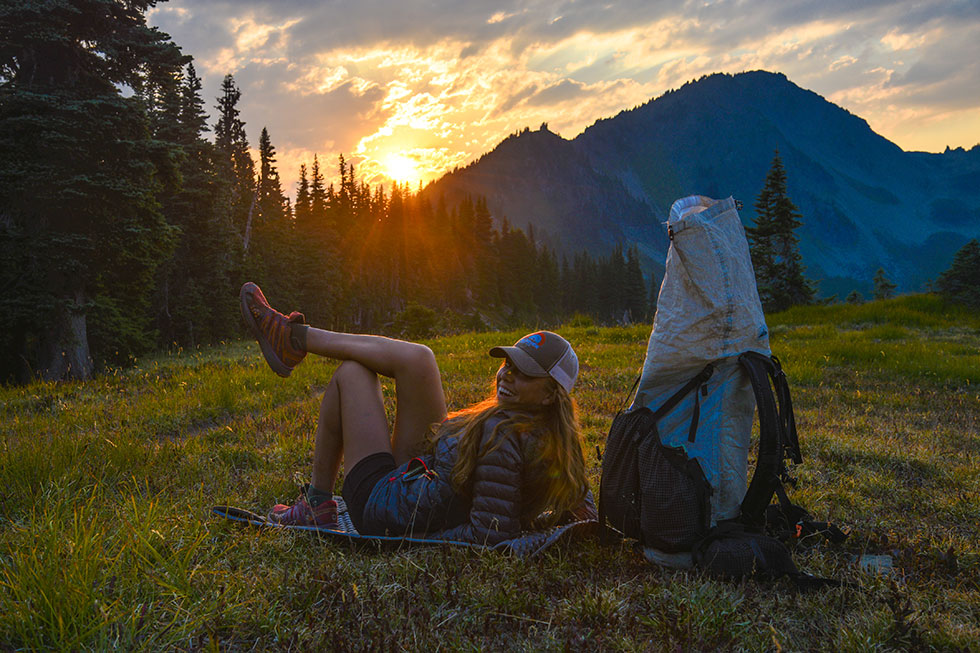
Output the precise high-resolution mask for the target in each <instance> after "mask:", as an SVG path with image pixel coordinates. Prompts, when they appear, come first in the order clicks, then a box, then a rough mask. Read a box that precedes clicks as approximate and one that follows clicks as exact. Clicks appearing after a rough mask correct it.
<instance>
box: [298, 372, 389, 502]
mask: <svg viewBox="0 0 980 653" xmlns="http://www.w3.org/2000/svg"><path fill="white" fill-rule="evenodd" d="M381 451H391V438H390V436H389V433H388V420H387V418H386V417H385V409H384V400H383V399H382V396H381V384H380V383H379V381H378V375H377V374H375V373H374V372H372V371H371V370H369V369H367V368H366V367H364V366H363V365H361V364H360V363H356V362H354V361H345V362H343V363H341V364H340V367H338V368H337V371H336V372H334V375H333V377H332V378H331V379H330V383H329V385H327V389H326V391H325V392H324V393H323V401H321V402H320V419H319V421H318V423H317V428H316V438H315V440H314V447H313V475H312V478H311V479H310V483H311V484H312V485H313V487H314V488H316V489H318V490H320V491H321V492H333V489H334V484H335V483H336V481H337V473H338V471H339V470H340V462H341V460H342V459H344V460H345V462H346V465H347V469H350V468H352V467H353V466H354V465H356V464H357V463H358V462H359V461H361V460H362V459H364V458H365V457H366V456H369V455H371V454H373V453H378V452H381Z"/></svg>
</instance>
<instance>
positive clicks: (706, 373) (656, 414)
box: [653, 363, 715, 430]
mask: <svg viewBox="0 0 980 653" xmlns="http://www.w3.org/2000/svg"><path fill="white" fill-rule="evenodd" d="M714 371H715V366H714V365H712V364H711V363H708V364H707V365H705V366H704V369H703V370H701V371H700V372H698V375H697V376H695V377H694V378H693V379H691V380H690V381H688V382H687V383H685V384H684V387H682V388H681V389H680V390H678V391H677V392H675V393H674V394H672V395H671V396H670V399H668V400H667V401H665V402H664V403H663V405H662V406H660V408H658V409H657V410H655V411H653V418H654V419H655V420H657V421H660V419H661V418H662V417H663V416H664V415H666V414H667V413H669V412H670V411H672V410H674V408H675V407H676V406H677V404H679V403H681V400H682V399H683V398H684V397H686V396H687V395H688V394H690V392H691V390H694V389H695V388H697V387H699V386H701V385H703V384H704V383H705V382H706V381H707V380H708V379H710V378H711V375H712V374H714ZM700 408H701V404H700V403H696V404H695V413H694V416H695V419H697V418H698V413H699V412H700ZM696 429H697V424H696V423H695V430H696Z"/></svg>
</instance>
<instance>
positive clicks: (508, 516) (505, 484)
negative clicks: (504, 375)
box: [432, 428, 524, 546]
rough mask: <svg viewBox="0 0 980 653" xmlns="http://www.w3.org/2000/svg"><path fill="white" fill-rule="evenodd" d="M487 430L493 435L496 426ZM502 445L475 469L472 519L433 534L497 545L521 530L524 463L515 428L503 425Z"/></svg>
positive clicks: (486, 436) (488, 434)
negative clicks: (506, 427)
mask: <svg viewBox="0 0 980 653" xmlns="http://www.w3.org/2000/svg"><path fill="white" fill-rule="evenodd" d="M487 431H488V432H485V433H484V439H485V440H486V438H489V437H490V435H491V433H492V428H488V429H487ZM497 437H499V438H503V441H502V442H501V444H500V446H499V447H497V448H496V449H495V450H494V451H492V452H491V453H489V454H487V455H485V456H483V457H482V458H480V459H479V460H478V461H477V464H476V469H474V470H473V490H472V497H473V501H472V505H471V508H470V515H469V520H468V521H467V522H466V523H463V524H460V525H459V526H456V527H454V528H450V529H448V530H445V531H442V532H439V533H435V534H433V535H432V537H434V538H437V539H443V540H454V541H457V542H472V543H474V544H485V545H487V546H494V545H496V544H498V543H500V542H502V541H504V540H508V539H511V538H513V537H515V536H516V535H517V534H518V533H520V532H521V517H520V515H521V471H522V467H523V464H524V459H523V456H522V455H521V448H520V443H519V440H518V437H517V435H516V434H515V433H514V432H513V431H509V430H507V429H500V430H499V431H498V434H497Z"/></svg>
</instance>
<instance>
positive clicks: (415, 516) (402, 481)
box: [362, 411, 541, 546]
mask: <svg viewBox="0 0 980 653" xmlns="http://www.w3.org/2000/svg"><path fill="white" fill-rule="evenodd" d="M506 416H507V415H506V413H504V411H501V412H499V413H497V414H496V415H494V416H493V417H491V418H490V419H488V420H487V421H486V423H485V424H484V427H483V441H482V442H481V443H480V445H481V449H482V448H483V447H484V446H485V445H486V444H487V443H488V442H489V440H490V438H492V437H493V432H494V428H495V427H496V426H497V425H498V424H499V423H500V422H501V421H502V420H504V419H505V418H506ZM443 428H452V424H451V423H447V425H446V426H444V427H443ZM496 438H498V440H499V442H500V445H499V446H498V447H497V448H496V449H495V450H494V451H492V452H490V453H488V454H487V455H485V456H483V457H482V458H480V459H479V460H478V461H477V465H476V469H475V470H474V471H473V478H472V483H473V486H472V493H471V495H472V499H468V498H466V497H462V496H460V495H458V494H457V493H456V492H455V491H454V490H453V487H452V480H451V478H452V469H453V465H455V463H456V457H457V450H458V445H459V437H458V434H451V435H444V436H443V437H441V438H439V440H438V441H437V443H436V447H435V450H434V451H433V452H432V453H431V454H427V455H425V456H422V457H421V458H415V459H413V460H412V461H409V462H408V463H406V464H404V465H402V466H401V467H399V468H397V469H396V470H395V471H393V472H392V473H391V474H390V475H389V476H388V477H386V478H382V479H381V480H380V481H378V484H377V485H375V487H374V490H372V492H371V495H370V497H368V501H367V505H366V506H365V508H364V523H363V525H362V530H364V532H365V533H370V534H378V535H381V534H388V535H397V536H402V535H415V536H419V535H423V534H426V536H427V537H430V538H436V539H444V540H453V541H456V542H472V543H476V544H485V545H489V546H493V545H495V544H497V543H499V542H502V541H504V540H508V539H511V538H513V537H515V536H517V535H518V534H519V533H520V532H521V531H522V530H527V529H528V528H530V527H531V526H532V522H533V519H534V517H536V515H529V514H526V513H527V506H526V504H525V503H524V502H523V501H522V498H523V496H524V495H525V493H527V492H528V491H529V488H530V486H531V484H532V483H533V482H534V481H536V480H540V478H541V473H540V470H535V469H530V466H531V463H530V460H532V459H533V454H534V451H535V449H536V447H537V446H538V443H537V438H538V436H537V435H536V434H535V433H518V432H516V431H514V430H513V429H510V428H508V427H507V426H506V425H505V426H503V427H502V428H500V429H498V431H497V434H496Z"/></svg>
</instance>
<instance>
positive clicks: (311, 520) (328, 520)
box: [269, 490, 340, 530]
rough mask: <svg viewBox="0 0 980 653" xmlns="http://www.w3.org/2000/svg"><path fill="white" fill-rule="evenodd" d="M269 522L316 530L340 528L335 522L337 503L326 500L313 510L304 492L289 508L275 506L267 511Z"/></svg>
mask: <svg viewBox="0 0 980 653" xmlns="http://www.w3.org/2000/svg"><path fill="white" fill-rule="evenodd" d="M269 521H271V522H273V523H276V524H281V525H283V526H315V527H317V528H329V529H332V530H337V529H339V528H340V525H339V522H338V521H337V502H336V501H334V500H333V499H326V500H324V501H321V502H320V503H319V504H317V507H316V508H314V507H313V506H311V505H310V501H309V499H307V498H306V491H305V490H304V491H303V492H301V493H300V495H299V497H298V498H297V499H296V502H295V503H293V505H291V506H286V505H283V504H281V503H280V504H276V505H275V506H273V507H272V510H270V511H269Z"/></svg>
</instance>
